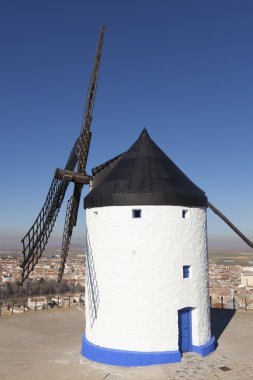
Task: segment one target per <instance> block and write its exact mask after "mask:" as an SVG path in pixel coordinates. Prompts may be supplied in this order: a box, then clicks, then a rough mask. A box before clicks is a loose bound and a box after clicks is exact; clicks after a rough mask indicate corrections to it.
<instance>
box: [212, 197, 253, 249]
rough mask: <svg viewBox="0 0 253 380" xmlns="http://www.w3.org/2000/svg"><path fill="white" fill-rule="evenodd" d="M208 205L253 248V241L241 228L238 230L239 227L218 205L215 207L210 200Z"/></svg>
mask: <svg viewBox="0 0 253 380" xmlns="http://www.w3.org/2000/svg"><path fill="white" fill-rule="evenodd" d="M207 205H208V207H209V208H210V209H211V210H212V211H213V212H214V213H215V214H216V215H218V216H219V217H220V218H221V219H222V220H223V221H224V222H225V223H226V224H227V225H228V226H229V227H230V228H232V230H233V231H234V232H235V233H236V234H237V235H238V236H240V238H241V239H242V240H243V241H244V242H245V243H246V244H248V245H249V246H250V247H251V248H253V243H252V241H250V240H249V239H248V238H247V237H246V236H245V235H244V234H243V233H242V232H241V231H240V230H238V228H237V227H236V226H235V225H234V224H233V223H231V222H230V220H228V218H227V217H226V216H225V215H223V214H222V212H220V210H218V209H217V208H216V207H214V205H212V203H210V202H208V203H207Z"/></svg>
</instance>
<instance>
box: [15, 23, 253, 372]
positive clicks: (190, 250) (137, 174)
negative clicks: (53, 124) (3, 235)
mask: <svg viewBox="0 0 253 380" xmlns="http://www.w3.org/2000/svg"><path fill="white" fill-rule="evenodd" d="M103 35H104V27H102V28H101V32H100V38H99V43H98V48H97V53H96V57H95V62H94V65H93V70H92V74H91V79H90V83H89V87H88V94H87V100H86V104H85V111H84V115H83V122H82V128H81V133H80V135H79V137H78V139H77V140H76V142H75V144H74V146H73V148H72V151H71V153H70V156H69V158H68V161H67V164H66V166H65V168H64V169H56V171H55V175H54V178H53V181H52V184H51V186H50V189H49V192H48V195H47V198H46V201H45V204H44V206H43V208H42V210H41V212H40V213H39V215H38V217H37V219H36V221H35V223H34V224H33V226H32V227H31V228H30V230H29V231H28V233H27V234H26V235H25V237H24V238H23V239H22V242H23V262H22V264H21V268H22V280H21V283H23V282H24V281H25V280H26V279H27V278H28V276H29V274H30V273H31V271H32V270H33V269H34V267H35V265H36V264H37V262H38V260H39V259H40V257H41V256H42V253H43V251H44V249H45V246H46V244H47V242H48V239H49V237H50V234H51V232H52V229H53V226H54V223H55V220H56V218H57V215H58V213H59V210H60V207H61V204H62V202H63V199H64V196H65V192H66V190H67V187H68V185H69V184H70V182H73V183H74V190H73V195H72V197H71V198H70V200H69V201H68V204H67V212H66V219H65V225H64V233H63V243H62V253H61V264H60V267H59V276H58V282H60V281H61V279H62V276H63V273H64V267H65V262H66V258H67V255H68V251H69V246H70V240H71V236H72V231H73V228H74V226H75V225H76V221H77V213H78V207H79V203H80V198H81V191H82V188H83V186H84V185H90V187H91V191H90V192H89V194H88V195H87V196H86V197H85V200H84V207H85V208H86V209H87V212H86V219H87V239H86V240H87V249H86V270H87V275H86V287H87V292H86V301H85V304H86V335H85V336H84V337H83V346H82V354H83V355H84V356H85V357H87V358H90V359H92V360H95V361H98V362H102V363H108V364H115V365H149V364H158V363H168V362H175V361H180V360H181V359H180V358H181V353H182V352H185V351H195V352H198V353H199V354H201V355H202V356H205V355H206V354H208V353H209V352H211V351H212V350H214V343H215V342H214V339H213V338H211V337H210V318H209V307H210V305H209V297H208V265H207V263H208V261H207V237H206V209H207V208H208V207H209V208H210V209H211V210H212V211H213V212H214V213H215V214H217V215H218V216H219V217H220V218H221V219H222V220H223V221H224V222H225V223H226V224H228V226H229V227H230V228H232V229H233V230H234V231H235V232H236V233H237V234H238V235H239V236H240V238H241V239H243V240H244V241H245V243H247V244H248V245H249V246H250V247H251V248H253V243H252V242H251V241H250V240H249V239H247V237H246V236H245V235H244V234H242V232H241V231H239V229H237V228H236V227H235V226H234V225H233V224H232V223H231V222H230V221H229V220H228V219H227V218H226V217H225V216H224V215H223V214H222V213H221V212H220V211H219V210H218V209H217V208H216V207H214V206H213V205H212V204H211V203H210V202H209V201H208V200H207V197H206V196H205V193H204V192H203V191H202V190H201V189H199V188H198V187H197V186H196V185H195V184H193V182H192V181H191V180H190V179H189V178H188V177H187V176H186V175H185V174H184V173H183V172H182V171H181V170H180V169H179V168H178V167H177V166H176V165H175V164H174V163H173V162H172V161H171V160H170V159H169V158H168V157H167V155H166V154H165V153H164V152H162V151H161V149H160V148H159V147H158V146H157V145H156V144H155V143H154V142H153V140H152V139H151V138H150V136H149V135H148V133H147V131H146V130H145V129H144V130H143V131H142V133H141V135H140V137H139V138H138V140H137V141H136V142H135V143H134V144H133V146H132V147H130V148H129V149H128V150H127V151H126V152H124V153H122V154H120V155H118V156H117V157H114V158H112V159H110V160H108V161H107V162H105V163H103V164H101V165H99V166H98V167H96V168H94V169H93V170H92V174H91V175H87V173H86V163H87V159H88V153H89V147H90V140H91V132H90V127H91V121H92V111H93V107H94V101H95V95H96V87H97V80H98V72H99V64H100V57H101V49H102V42H103ZM75 168H76V171H75ZM135 246H136V247H137V248H135ZM150 247H151V248H152V249H151V248H150ZM166 252H167V253H166ZM140 258H141V259H140ZM147 260H149V261H148V263H149V265H148V264H147ZM153 267H156V269H157V272H156V276H155V281H154V271H153ZM165 269H168V272H166V270H165ZM168 273H170V274H169V275H168ZM154 282H155V284H154ZM150 283H152V285H153V288H152V289H154V291H153V293H152V294H153V298H152V303H153V304H154V307H153V309H152V308H150V287H149V284H150ZM166 284H167V285H166ZM186 284H188V285H190V288H191V290H189V289H187V287H186ZM169 287H172V288H173V287H175V289H176V291H172V292H171V294H170V296H171V298H170V297H169V296H168V294H167V289H168V288H169ZM173 289H174V288H173ZM138 292H139V293H138ZM191 297H192V299H195V301H192V300H191ZM194 297H195V298H194ZM122 300H123V301H122ZM126 300H127V301H128V302H129V305H131V307H132V310H133V313H132V315H128V314H127V310H126V304H127V302H126ZM164 316H167V320H166V319H164V318H165V317H164ZM160 317H161V320H160ZM122 321H124V323H125V324H124V326H122ZM191 321H193V322H192V323H193V324H192V326H190V323H191ZM182 326H183V327H182ZM189 326H190V327H192V328H193V331H194V329H195V333H194V334H192V336H190V335H189V334H188V335H187V339H186V336H185V330H187V329H188V330H189V331H190V330H191V328H189ZM169 331H170V334H168V332H169ZM150 332H152V336H150V337H149V334H150Z"/></svg>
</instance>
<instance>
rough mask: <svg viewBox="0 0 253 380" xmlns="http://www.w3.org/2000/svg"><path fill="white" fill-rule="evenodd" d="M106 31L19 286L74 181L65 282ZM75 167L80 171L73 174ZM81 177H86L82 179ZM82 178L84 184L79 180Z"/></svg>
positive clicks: (32, 233) (26, 248) (30, 235)
mask: <svg viewBox="0 0 253 380" xmlns="http://www.w3.org/2000/svg"><path fill="white" fill-rule="evenodd" d="M104 29H105V28H104V26H102V27H101V31H100V37H99V43H98V47H97V52H96V56H95V60H94V64H93V69H92V73H91V78H90V82H89V87H88V92H87V97H86V102H85V109H84V114H83V119H82V128H81V132H80V135H79V137H78V139H77V140H76V142H75V144H74V146H73V148H72V150H71V153H70V156H69V158H68V161H67V164H66V166H65V170H59V169H56V172H55V174H54V178H53V180H52V183H51V186H50V189H49V191H48V194H47V197H46V201H45V203H44V205H43V207H42V209H41V211H40V213H39V215H38V217H37V218H36V220H35V222H34V224H33V225H32V227H31V228H30V230H29V231H28V232H27V234H26V235H25V236H24V238H23V239H22V240H21V242H22V244H23V251H22V254H23V262H22V264H21V265H20V267H21V268H22V274H21V282H20V284H23V282H24V281H25V280H26V279H27V278H28V276H29V274H30V273H31V272H32V271H33V269H34V267H35V265H36V264H37V263H38V260H39V259H40V257H41V256H42V253H43V251H44V250H45V247H46V244H47V242H48V239H49V237H50V235H51V232H52V230H53V227H54V224H55V221H56V218H57V216H58V213H59V211H60V207H61V205H62V202H63V199H64V196H65V193H66V190H67V188H68V185H69V182H70V181H74V182H75V184H74V191H73V195H72V197H71V200H70V201H69V202H68V206H67V213H66V218H65V226H64V233H63V243H62V253H61V264H60V268H59V276H58V282H60V281H61V279H62V275H63V272H64V268H65V262H66V258H67V255H68V251H69V245H70V240H71V236H72V232H73V227H74V226H75V225H76V221H77V214H78V208H79V203H80V198H81V192H82V188H83V185H84V184H85V183H88V182H89V179H87V176H86V173H85V169H86V164H87V160H88V153H89V147H90V141H91V132H90V128H91V122H92V112H93V108H94V103H95V98H96V88H97V81H98V76H99V66H100V59H101V52H102V45H103V37H104ZM76 166H77V172H74V169H75V167H76ZM66 171H67V172H68V173H67V175H64V174H65V173H66ZM60 172H63V174H61V175H59V173H60ZM70 173H71V174H72V177H71V176H69V174H70ZM77 174H79V175H77ZM82 176H83V178H81V177H82ZM80 178H81V179H82V181H80Z"/></svg>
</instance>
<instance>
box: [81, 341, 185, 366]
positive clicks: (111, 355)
mask: <svg viewBox="0 0 253 380" xmlns="http://www.w3.org/2000/svg"><path fill="white" fill-rule="evenodd" d="M81 353H82V355H83V356H84V357H85V358H87V359H90V360H93V361H95V362H98V363H104V364H111V365H118V366H127V367H137V366H147V365H153V364H166V363H177V362H181V353H180V352H179V351H157V352H156V351H155V352H140V351H125V350H116V349H113V348H105V347H101V346H97V345H95V344H93V343H91V342H89V341H88V340H87V339H86V338H85V336H83V337H82V351H81Z"/></svg>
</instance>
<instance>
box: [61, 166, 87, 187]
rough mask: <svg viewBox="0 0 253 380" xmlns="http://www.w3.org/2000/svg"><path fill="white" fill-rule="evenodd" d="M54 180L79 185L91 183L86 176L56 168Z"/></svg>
mask: <svg viewBox="0 0 253 380" xmlns="http://www.w3.org/2000/svg"><path fill="white" fill-rule="evenodd" d="M55 178H57V179H63V178H65V179H67V180H68V181H70V182H74V183H76V184H80V185H88V184H89V183H90V181H91V177H89V176H88V175H86V174H81V173H76V172H72V171H70V170H64V169H59V168H57V169H56V171H55Z"/></svg>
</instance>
